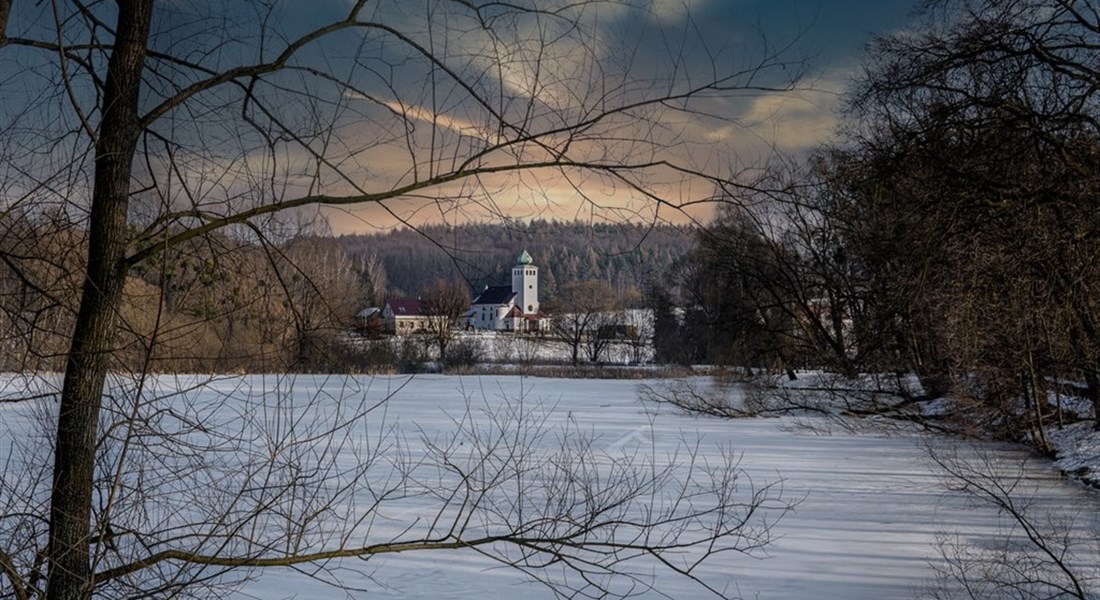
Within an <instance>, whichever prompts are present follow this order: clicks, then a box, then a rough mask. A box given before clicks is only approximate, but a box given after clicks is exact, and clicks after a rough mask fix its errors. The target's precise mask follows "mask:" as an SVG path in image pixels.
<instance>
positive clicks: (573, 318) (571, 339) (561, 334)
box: [550, 279, 612, 365]
mask: <svg viewBox="0 0 1100 600" xmlns="http://www.w3.org/2000/svg"><path fill="white" fill-rule="evenodd" d="M558 306H559V307H560V308H561V310H562V312H561V313H559V314H556V315H554V317H553V319H551V321H550V327H551V329H552V330H553V333H554V336H555V337H556V338H558V339H559V340H561V341H562V342H563V343H565V344H566V345H567V346H568V347H569V350H570V361H571V362H572V364H574V365H576V364H578V363H579V362H580V352H581V350H582V349H585V350H586V351H587V352H588V356H589V358H590V359H591V360H593V362H595V361H597V360H598V359H599V357H600V355H601V354H602V353H603V351H604V349H605V348H606V346H607V343H608V342H609V340H600V339H598V335H597V333H598V330H599V327H600V324H601V323H603V322H604V315H605V313H607V312H608V311H609V310H611V308H612V291H611V285H610V284H608V283H607V282H606V281H603V280H602V279H592V280H588V281H578V282H575V283H571V284H569V285H567V286H565V288H564V289H562V291H561V292H560V293H559V294H558ZM593 356H594V357H595V358H592V357H593Z"/></svg>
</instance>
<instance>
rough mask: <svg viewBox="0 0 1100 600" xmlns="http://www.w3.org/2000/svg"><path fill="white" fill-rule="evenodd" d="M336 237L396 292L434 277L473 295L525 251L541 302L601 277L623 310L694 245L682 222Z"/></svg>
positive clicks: (432, 229)
mask: <svg viewBox="0 0 1100 600" xmlns="http://www.w3.org/2000/svg"><path fill="white" fill-rule="evenodd" d="M338 240H339V243H340V246H341V247H342V248H343V249H344V250H345V252H347V253H348V254H349V255H350V256H353V257H359V260H366V261H368V263H369V265H368V266H364V267H362V270H363V271H369V270H370V268H378V267H380V268H381V272H382V275H383V279H384V280H385V282H386V284H387V285H386V286H385V287H386V291H387V293H390V294H394V295H407V296H415V295H417V294H419V293H421V292H422V291H423V290H425V289H427V288H428V286H430V285H431V284H432V283H434V282H435V281H437V280H447V281H451V280H456V279H457V280H460V281H464V282H466V283H467V284H468V285H469V286H470V287H471V289H472V290H473V293H474V294H475V295H476V294H477V292H479V291H481V290H482V289H483V288H484V287H485V286H486V285H498V284H501V283H505V282H506V281H508V280H509V277H510V272H511V268H512V265H513V264H514V263H515V257H516V256H517V255H519V253H520V252H521V251H522V250H524V249H526V250H527V251H528V252H529V253H530V254H531V256H532V257H533V258H534V261H535V264H536V265H538V267H539V297H540V299H541V301H542V302H543V303H544V304H546V303H549V304H550V305H551V306H553V305H554V302H555V300H557V299H558V298H559V296H560V292H561V288H562V287H564V286H566V285H568V284H570V283H575V282H578V281H585V280H603V281H607V282H608V284H609V285H610V286H611V289H612V290H613V292H614V293H615V295H616V299H621V301H622V303H626V304H628V305H629V306H626V307H627V308H635V307H637V306H638V305H639V304H640V302H641V297H642V295H643V293H644V292H645V289H646V287H647V286H648V285H650V284H651V283H657V284H659V283H660V282H661V281H662V280H663V279H664V277H665V276H666V274H667V272H668V270H669V267H671V266H672V265H673V264H674V263H675V262H676V261H677V260H679V259H680V258H681V257H682V256H683V255H684V254H686V253H687V252H688V251H689V249H690V248H691V247H692V246H693V244H694V237H693V233H692V230H691V228H689V227H687V226H675V225H667V224H645V223H583V222H565V221H545V220H534V221H531V222H527V223H523V222H515V223H492V222H485V223H464V224H458V225H449V226H443V225H425V226H422V227H417V228H416V229H415V230H413V229H409V228H402V229H395V230H393V231H389V232H385V233H375V234H369V235H344V236H340V237H339V238H338ZM374 263H377V265H378V266H377V267H375V266H374ZM380 297H381V295H380V294H379V293H377V292H375V293H374V299H375V301H377V302H379V303H380V301H379V298H380Z"/></svg>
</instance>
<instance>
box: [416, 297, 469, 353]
mask: <svg viewBox="0 0 1100 600" xmlns="http://www.w3.org/2000/svg"><path fill="white" fill-rule="evenodd" d="M421 305H422V306H423V307H424V314H425V315H426V316H427V322H426V324H425V329H426V333H427V335H428V337H430V338H431V340H432V344H433V345H434V346H435V348H436V350H437V352H438V356H439V362H440V364H446V362H447V359H448V357H447V348H448V346H450V344H451V341H452V340H454V338H455V334H456V333H457V331H458V328H459V324H460V323H461V322H462V317H463V316H465V315H466V313H467V312H468V311H469V310H470V291H469V287H468V286H466V284H464V283H459V282H454V281H442V280H440V281H437V282H435V283H434V284H432V285H431V286H430V287H429V288H428V289H427V290H425V291H424V293H423V294H422V295H421Z"/></svg>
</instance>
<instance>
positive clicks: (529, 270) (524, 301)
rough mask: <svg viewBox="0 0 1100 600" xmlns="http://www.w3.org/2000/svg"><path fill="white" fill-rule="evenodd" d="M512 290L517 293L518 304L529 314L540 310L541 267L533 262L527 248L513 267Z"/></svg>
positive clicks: (524, 312)
mask: <svg viewBox="0 0 1100 600" xmlns="http://www.w3.org/2000/svg"><path fill="white" fill-rule="evenodd" d="M512 291H513V292H514V293H515V294H516V306H518V307H519V309H520V310H522V311H523V314H525V315H529V314H533V313H537V312H539V268H538V267H536V266H535V265H533V264H531V255H530V254H528V253H527V250H524V251H523V254H520V255H519V259H517V260H516V266H514V267H512Z"/></svg>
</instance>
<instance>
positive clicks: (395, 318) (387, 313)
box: [382, 298, 430, 335]
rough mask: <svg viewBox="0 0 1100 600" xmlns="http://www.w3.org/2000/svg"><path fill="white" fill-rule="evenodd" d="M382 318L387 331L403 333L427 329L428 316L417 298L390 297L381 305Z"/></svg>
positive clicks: (424, 307)
mask: <svg viewBox="0 0 1100 600" xmlns="http://www.w3.org/2000/svg"><path fill="white" fill-rule="evenodd" d="M382 319H383V321H384V322H385V323H386V331H387V332H389V333H396V334H398V335H404V334H410V333H422V332H425V331H427V330H428V323H429V320H430V317H429V315H428V311H427V307H426V306H424V302H423V301H421V300H420V299H419V298H390V299H389V300H387V301H386V305H385V306H384V307H382Z"/></svg>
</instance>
